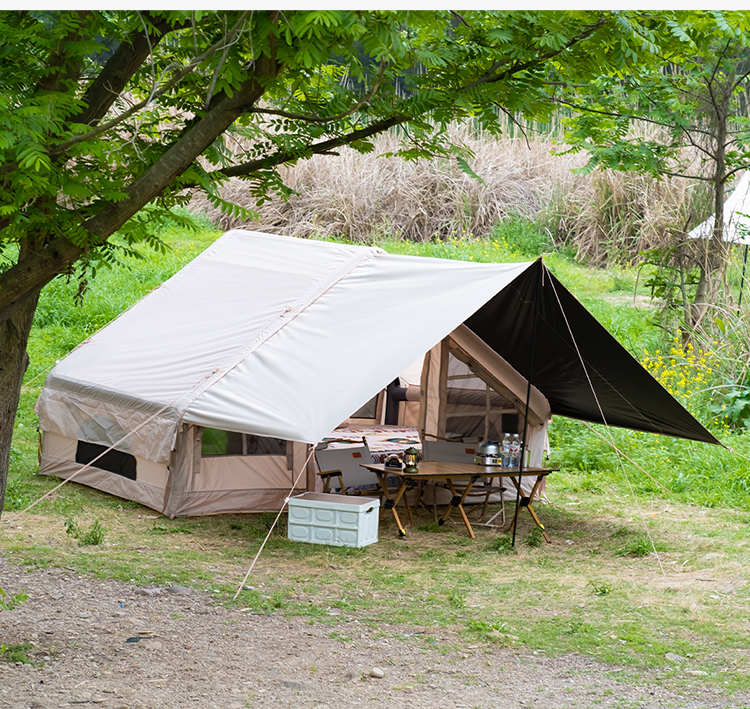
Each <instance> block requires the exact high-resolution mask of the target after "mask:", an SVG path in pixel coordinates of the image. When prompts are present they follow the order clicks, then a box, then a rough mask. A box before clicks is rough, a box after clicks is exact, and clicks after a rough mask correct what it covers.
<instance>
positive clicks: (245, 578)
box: [232, 446, 315, 601]
mask: <svg viewBox="0 0 750 709" xmlns="http://www.w3.org/2000/svg"><path fill="white" fill-rule="evenodd" d="M314 452H315V446H311V447H310V454H309V455H308V456H307V460H305V462H304V464H303V465H302V468H301V469H300V471H299V473H298V474H297V477H296V478H295V480H294V482H293V483H292V488H291V490H289V495H287V497H286V498H285V499H284V504H283V505H282V506H281V509H280V510H279V513H278V514H277V515H276V519H275V520H274V521H273V524H272V525H271V528H270V529H269V530H268V534H266V538H265V539H264V540H263V543H262V544H261V545H260V549H258V553H257V554H256V555H255V558H254V559H253V563H252V564H250V568H249V569H248V570H247V573H246V574H245V577H244V578H243V579H242V582H241V583H240V585H239V586H238V587H237V591H236V593H235V594H234V597H233V598H232V600H233V601H236V600H237V596H239V595H240V592H241V591H242V589H243V588H244V587H245V583H246V582H247V579H248V578H249V577H250V574H251V573H252V572H253V569H254V568H255V562H256V561H258V559H259V557H260V555H261V552H262V551H263V549H264V548H265V546H266V542H267V541H268V540H269V538H270V537H271V534H272V533H273V530H274V529H275V528H276V524H277V522H278V521H279V517H281V513H282V512H283V511H284V508H285V507H286V505H287V503H288V502H289V498H290V497H291V496H292V493H293V492H294V490H295V488H296V487H297V483H298V482H299V479H300V478H301V477H302V473H304V472H305V470H306V469H307V464H308V463H309V462H310V458H312V455H313V453H314Z"/></svg>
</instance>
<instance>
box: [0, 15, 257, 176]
mask: <svg viewBox="0 0 750 709" xmlns="http://www.w3.org/2000/svg"><path fill="white" fill-rule="evenodd" d="M250 14H251V11H249V10H248V11H246V12H244V13H242V15H240V18H239V20H238V21H237V23H236V24H235V26H234V28H233V29H232V30H231V31H230V33H229V34H228V35H227V36H226V37H222V39H221V40H219V41H218V42H217V43H216V44H214V45H213V46H212V47H210V48H209V49H207V50H206V51H205V52H204V53H203V54H201V55H200V56H199V57H196V58H195V59H193V60H192V61H191V62H190V63H189V64H188V65H187V66H185V67H184V68H183V69H182V70H180V71H179V72H177V74H175V76H173V77H172V79H170V80H169V81H168V82H167V83H166V84H164V85H163V86H162V87H161V88H160V89H158V90H156V91H153V92H152V93H151V95H150V96H149V97H148V98H146V99H144V100H143V101H140V102H139V103H137V104H135V105H133V106H131V107H130V108H129V109H127V110H126V111H123V112H122V113H121V114H120V115H118V116H117V117H115V118H113V119H112V120H110V121H107V122H106V123H101V124H99V125H98V126H97V127H96V128H94V129H93V130H90V131H88V132H87V133H83V134H81V135H76V136H74V137H73V138H70V139H68V140H66V141H63V142H62V143H58V144H57V145H54V146H52V147H51V148H50V149H49V150H48V154H49V155H50V156H51V157H56V156H57V155H60V154H62V153H64V152H65V151H66V150H67V149H68V148H71V147H73V146H74V145H77V144H78V143H82V142H84V141H87V140H91V139H92V138H95V137H97V136H98V135H101V134H102V133H106V132H107V131H108V130H110V129H112V128H114V127H115V126H117V125H119V124H120V123H122V122H123V121H125V120H127V119H128V118H129V117H130V116H132V115H133V114H134V113H136V112H137V111H140V110H141V109H142V108H145V107H146V106H148V105H149V104H150V103H151V102H152V101H153V100H154V99H155V98H158V97H159V96H162V95H163V94H165V93H166V92H167V91H169V90H170V89H171V88H172V87H173V86H175V85H176V84H177V83H179V82H180V81H181V80H182V79H184V78H185V76H187V75H188V74H190V73H191V72H192V71H194V70H195V69H196V67H198V66H199V65H200V64H201V63H202V62H203V61H205V60H206V59H207V58H208V57H209V56H211V55H212V54H214V53H216V52H218V51H220V50H222V49H223V48H224V46H225V45H226V44H229V43H230V42H232V41H234V36H235V35H236V33H237V32H238V31H239V30H240V28H241V26H242V24H243V23H244V21H245V19H246V18H247V16H248V15H250ZM115 98H116V97H115ZM16 169H18V163H11V164H8V165H3V166H2V167H0V174H4V173H7V172H12V171H13V170H16Z"/></svg>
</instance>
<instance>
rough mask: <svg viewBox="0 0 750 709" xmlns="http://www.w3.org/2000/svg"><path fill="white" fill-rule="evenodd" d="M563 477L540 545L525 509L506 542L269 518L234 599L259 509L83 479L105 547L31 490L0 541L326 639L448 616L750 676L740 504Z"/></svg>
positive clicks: (718, 676) (748, 558)
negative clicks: (77, 533)
mask: <svg viewBox="0 0 750 709" xmlns="http://www.w3.org/2000/svg"><path fill="white" fill-rule="evenodd" d="M572 475H573V474H567V475H563V474H561V475H559V476H554V475H553V476H550V478H549V479H548V480H549V489H548V491H547V495H548V497H549V499H550V500H551V501H552V502H551V503H550V504H542V503H538V504H537V505H536V508H537V511H538V513H539V514H540V515H541V517H542V519H543V521H544V523H545V526H546V527H547V529H548V530H549V532H550V534H551V536H552V540H553V541H552V544H546V543H541V544H539V545H534V544H528V543H526V540H529V539H532V538H533V535H534V532H533V529H534V527H533V526H532V525H531V523H530V518H529V516H528V515H527V514H526V513H525V512H523V511H522V514H521V526H520V527H519V534H518V541H517V544H516V547H515V548H511V547H510V540H509V538H508V536H507V535H504V534H499V533H497V532H496V531H494V530H488V529H483V528H478V529H477V539H476V540H475V541H470V540H468V538H467V537H466V535H465V532H464V530H463V527H462V526H461V525H449V526H448V531H447V532H444V533H435V532H432V531H421V530H422V529H425V528H428V526H429V525H428V524H427V522H428V520H429V518H430V516H429V514H428V513H427V512H424V511H423V512H422V513H420V516H419V518H418V519H417V520H415V525H414V527H412V528H410V529H409V533H408V536H407V537H406V538H405V539H403V540H400V539H398V537H397V533H396V529H395V525H394V523H393V522H392V520H391V519H389V518H388V517H386V518H385V519H384V522H383V524H382V525H381V529H380V541H379V543H377V544H375V545H372V546H370V547H366V548H363V549H351V548H347V547H341V548H338V547H325V546H318V545H309V544H303V543H297V542H291V541H289V540H287V539H286V536H285V518H284V517H282V520H281V526H280V527H279V528H277V529H275V530H274V532H273V534H272V536H271V538H270V540H269V543H268V545H267V547H266V550H265V552H264V553H263V554H262V555H261V557H260V560H259V562H258V566H257V567H256V570H255V571H254V573H253V574H252V575H251V576H250V578H249V579H248V581H247V585H246V586H245V587H244V589H243V590H242V591H241V593H240V594H239V598H238V599H237V600H236V601H233V600H232V597H233V595H234V593H235V591H236V589H237V585H238V584H239V583H240V581H241V580H242V578H243V576H244V573H245V571H246V569H247V567H248V566H249V565H250V562H251V560H252V558H253V557H254V556H255V554H256V552H257V550H258V548H259V545H260V543H261V538H262V536H263V535H264V531H265V530H266V529H267V522H266V520H267V517H266V516H256V515H247V516H242V515H218V516H212V517H207V518H185V519H180V520H167V519H165V518H164V517H162V516H160V515H157V514H156V513H153V512H150V511H148V510H145V509H143V508H138V507H132V508H129V509H125V508H122V507H118V504H117V501H116V500H114V499H113V498H111V497H109V496H107V495H104V494H102V493H98V492H95V491H92V495H91V498H90V499H89V502H88V508H87V514H88V515H90V516H91V518H94V517H95V518H97V519H99V520H101V527H102V528H103V529H104V530H105V537H104V540H103V542H102V544H100V545H98V546H89V547H83V548H82V547H79V546H78V543H77V541H76V540H75V539H73V538H71V537H70V536H69V535H68V534H66V531H65V524H64V521H65V520H64V518H63V517H62V516H61V515H60V514H59V513H57V512H56V511H55V509H54V505H53V504H52V503H44V505H45V506H46V509H44V508H42V507H43V506H40V508H42V509H38V511H34V512H31V513H29V514H28V515H27V516H25V517H22V518H20V519H19V520H18V521H17V522H14V523H13V524H10V525H4V527H3V529H4V533H3V535H2V537H0V552H1V553H2V554H3V556H5V557H6V558H8V559H10V560H11V561H13V560H16V562H17V563H22V564H25V565H27V566H31V567H46V566H50V565H55V566H65V567H68V568H71V569H75V570H77V571H80V572H82V573H86V574H90V575H93V576H95V577H99V578H114V579H117V580H120V581H123V582H126V583H131V584H135V585H140V586H149V585H152V584H155V585H172V584H180V585H186V586H190V587H193V588H195V589H198V590H200V591H203V592H205V593H208V594H210V595H212V596H213V597H214V598H215V599H216V602H217V603H222V604H227V605H230V606H233V607H235V608H240V609H245V612H248V613H261V614H268V613H283V614H285V615H297V616H301V617H304V618H305V619H306V620H307V622H309V623H323V624H325V625H328V626H330V627H331V630H330V632H331V633H333V634H336V636H337V637H338V636H341V637H348V635H349V633H348V631H347V628H348V623H350V622H352V621H354V620H357V621H358V622H360V623H367V624H369V625H370V626H372V627H381V628H382V627H389V628H392V631H389V632H393V633H400V632H401V631H400V630H399V628H402V627H403V628H406V627H409V628H411V629H412V630H411V631H407V632H412V633H414V637H420V638H421V637H427V636H430V635H434V634H435V633H436V632H437V631H438V630H440V629H445V628H448V629H450V630H452V631H453V632H454V633H456V635H455V638H456V642H458V641H459V639H460V637H461V636H462V635H465V636H467V637H470V638H471V639H472V641H475V640H476V641H479V642H483V643H486V644H487V645H488V646H502V647H505V646H508V647H519V648H520V647H527V648H544V650H545V652H546V653H547V654H548V655H550V656H552V655H562V654H565V653H570V652H575V653H580V654H584V655H587V656H590V657H593V658H597V659H599V660H603V661H606V662H610V663H613V664H616V665H621V666H626V667H631V668H633V670H637V669H642V668H658V669H659V670H660V672H661V673H662V675H661V676H662V680H661V681H662V682H663V683H664V684H665V685H668V686H676V685H678V684H679V683H681V682H684V681H686V678H685V676H684V673H681V672H678V671H677V670H676V669H675V668H674V667H673V666H672V665H671V664H670V663H669V662H668V661H667V660H666V659H665V657H664V655H665V653H667V652H673V653H676V654H678V655H681V656H683V657H686V658H688V660H689V662H688V665H686V667H688V666H689V669H690V670H700V671H703V672H707V673H708V675H707V676H705V677H702V678H701V680H700V681H701V683H706V682H708V683H709V684H710V683H713V684H715V685H716V686H717V687H719V686H720V687H722V688H724V689H726V688H729V689H750V658H748V657H746V655H745V654H743V649H744V648H745V647H746V635H747V632H748V630H749V629H750V625H748V623H750V620H748V614H747V607H748V603H750V572H748V568H750V541H748V539H750V537H748V534H747V531H748V527H749V526H750V517H749V516H748V514H747V513H745V512H739V511H735V510H727V509H707V508H702V507H697V506H694V505H688V504H685V503H666V502H665V500H663V499H658V498H653V497H651V496H646V495H643V494H639V495H636V497H635V498H628V497H626V496H624V495H620V494H618V493H617V492H616V491H614V490H611V489H604V490H603V491H601V492H587V493H586V494H580V492H579V491H576V490H575V489H574V488H573V486H571V485H570V484H569V482H570V478H571V477H572ZM73 486H75V484H72V486H71V487H73ZM605 487H606V486H605ZM81 523H83V520H82V522H81ZM86 523H87V524H88V523H89V521H88V520H86ZM162 528H163V530H162ZM155 529H157V530H158V533H154V530H155ZM167 530H168V531H167ZM172 530H173V531H172ZM646 532H648V537H647V536H645V535H646ZM649 539H651V540H654V542H655V545H656V548H657V550H658V557H657V556H656V555H654V553H653V549H652V547H651V546H650V544H651V542H650V541H648V540H649ZM662 569H663V571H662ZM416 633H419V635H417V634H416ZM446 649H449V648H446ZM725 682H728V684H725Z"/></svg>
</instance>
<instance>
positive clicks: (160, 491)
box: [36, 230, 717, 516]
mask: <svg viewBox="0 0 750 709" xmlns="http://www.w3.org/2000/svg"><path fill="white" fill-rule="evenodd" d="M426 353H427V354H426ZM419 357H424V358H425V365H424V367H423V371H422V379H421V383H420V392H419V397H418V398H419V399H420V414H419V415H420V423H421V426H422V428H423V429H424V430H425V433H426V434H428V435H442V434H446V433H453V432H458V433H462V434H466V433H467V431H468V430H469V429H472V427H473V430H474V431H475V432H477V431H480V432H481V431H482V430H484V431H487V430H488V429H489V428H490V426H493V427H494V428H492V431H491V433H492V435H493V436H494V435H495V434H499V433H501V432H502V429H503V428H504V426H505V424H504V419H503V416H507V414H508V413H509V412H510V413H513V414H514V417H513V418H514V419H515V421H514V422H512V424H513V423H514V424H515V425H517V426H519V425H520V426H521V427H522V426H523V424H524V423H525V420H522V421H521V422H520V424H519V422H518V419H519V417H520V416H525V414H526V413H527V406H526V402H527V398H528V402H529V405H528V423H529V441H530V442H531V443H532V445H531V446H530V449H531V455H532V460H531V464H532V465H533V464H535V463H536V462H538V461H539V460H540V457H541V446H542V441H543V439H544V437H545V435H546V426H547V423H548V421H549V419H550V416H551V414H555V413H558V414H562V415H565V416H572V417H575V418H580V419H584V420H587V421H594V422H600V423H608V424H611V425H615V426H627V427H630V428H635V429H638V430H642V431H652V432H656V433H663V434H666V435H671V436H680V437H684V438H691V439H694V440H700V441H707V442H711V443H716V442H717V441H716V439H715V438H714V437H713V436H712V435H711V434H710V433H709V431H707V430H706V429H705V428H704V427H703V426H702V425H701V424H700V423H699V422H698V421H696V420H695V419H694V418H693V417H692V416H691V415H690V414H689V413H688V412H687V411H686V410H685V409H684V408H683V407H682V406H681V405H680V404H679V403H678V402H677V401H676V400H675V399H674V398H673V397H672V396H671V395H670V394H669V393H668V392H667V391H666V390H665V389H663V388H662V387H661V385H659V384H658V383H657V382H656V381H655V380H654V379H653V378H652V377H651V376H650V375H649V374H648V373H647V372H646V370H645V369H643V367H642V366H641V365H640V364H639V363H638V362H637V361H636V360H635V359H634V358H633V357H632V356H631V355H630V354H628V352H627V351H626V350H625V349H624V348H623V347H621V346H620V345H619V344H618V343H617V341H616V340H615V339H614V338H613V337H612V336H611V335H609V333H607V331H606V330H605V329H604V328H603V327H602V326H601V325H599V324H598V323H597V322H596V320H595V319H594V318H593V317H592V316H591V315H590V314H589V313H588V312H587V311H586V310H585V308H583V306H582V305H581V304H580V303H578V301H577V300H576V299H575V298H574V297H573V296H572V295H571V294H570V293H569V292H568V291H567V290H566V289H565V288H564V287H563V286H562V284H561V283H559V281H557V280H556V279H555V278H554V276H552V274H551V273H550V272H549V271H548V270H547V269H546V267H545V266H544V265H543V263H542V261H541V260H538V261H536V262H533V263H515V264H496V263H468V262H459V261H450V260H444V259H428V258H418V257H409V256H400V255H393V254H388V253H386V252H385V251H383V250H382V249H379V248H376V247H364V246H351V245H344V244H334V243H326V242H318V241H312V240H304V239H296V238H290V237H283V236H276V235H268V234H261V233H257V232H247V231H241V230H235V231H231V232H228V233H226V234H225V235H223V236H222V237H221V238H220V239H218V240H217V241H216V242H215V243H214V244H213V245H212V246H211V247H209V248H208V249H207V250H206V251H205V252H204V253H203V254H201V255H200V256H198V257H197V258H196V259H195V260H193V261H192V262H191V263H190V264H188V265H187V266H185V267H184V268H183V269H182V270H181V271H179V272H178V273H177V274H175V275H174V276H173V277H172V278H171V279H169V280H168V281H167V282H166V283H164V284H163V285H162V286H160V287H158V288H156V289H154V290H153V291H152V292H151V293H149V294H148V295H147V296H146V297H145V298H143V299H142V300H141V301H139V302H138V303H137V304H136V305H134V306H133V307H132V308H130V309H129V310H127V311H126V312H125V313H123V314H122V315H120V317H118V318H117V319H116V320H114V321H113V322H112V323H110V324H109V325H108V326H107V327H106V328H104V329H103V330H101V331H100V332H98V333H97V334H95V335H94V336H92V337H91V338H90V339H88V340H86V341H85V342H83V343H82V344H81V345H79V346H78V347H77V348H76V349H74V350H73V351H72V352H71V353H70V354H69V355H68V356H67V357H65V358H64V359H63V360H61V361H60V362H59V363H58V364H57V365H56V366H55V368H54V369H53V370H52V371H51V372H50V374H49V375H48V377H47V380H46V382H45V386H44V389H43V391H42V394H41V395H40V397H39V400H38V402H37V407H36V411H37V414H38V416H39V422H40V427H41V430H42V431H43V445H42V460H41V466H40V472H41V473H45V474H53V475H58V476H60V477H64V478H65V477H69V476H71V475H76V480H77V481H78V482H81V483H84V484H86V485H90V486H92V487H96V488H98V489H101V490H105V491H107V492H110V493H112V494H115V495H118V496H120V497H124V498H126V499H131V500H135V501H137V502H140V503H142V504H144V505H146V506H148V507H151V508H153V509H156V510H159V511H161V512H164V513H165V514H168V515H170V516H178V515H188V514H208V513H216V512H229V511H255V510H267V509H279V507H280V506H281V505H283V504H284V500H285V498H286V497H287V496H288V495H289V494H290V491H291V487H292V483H293V481H294V480H295V479H297V474H298V473H299V471H300V469H301V467H302V466H303V465H304V464H305V461H306V460H307V459H308V451H309V445H311V444H316V443H317V442H318V441H320V440H321V439H322V438H323V437H324V436H326V435H327V434H328V433H329V432H330V431H331V430H333V429H334V428H335V427H336V426H337V425H338V424H339V423H341V422H342V421H344V420H345V419H347V418H348V417H349V416H350V415H351V413H352V412H355V411H357V410H358V409H360V407H362V406H363V404H364V403H365V402H367V401H368V400H370V399H372V398H373V397H374V396H375V395H377V394H378V392H380V391H381V390H383V389H384V388H385V387H386V386H387V385H388V384H389V383H391V382H393V381H394V380H395V379H396V377H398V375H399V373H400V372H403V371H404V370H405V369H407V368H408V367H409V365H410V364H411V363H413V362H414V361H416V360H418V358H419ZM529 377H530V378H531V381H532V385H531V386H529V383H528V382H529ZM472 382H473V383H472ZM410 388H411V387H410ZM529 393H530V397H528V396H527V395H528V394H529ZM407 398H414V397H407ZM472 407H474V408H473V409H472ZM467 413H468V414H470V415H466V414H467ZM493 417H494V418H493ZM498 417H499V418H498ZM512 424H511V425H512ZM458 429H460V430H458ZM505 430H507V428H506V429H505ZM519 430H523V428H520V429H519ZM110 448H111V450H110ZM102 453H104V455H103V456H102V457H101V458H99V459H97V460H96V461H95V463H94V464H92V465H89V464H91V463H92V461H94V460H95V459H96V458H97V456H100V455H101V454H102ZM87 465H88V466H89V467H85V466H87ZM84 468H85V469H84ZM314 485H315V474H314V468H313V466H312V464H311V463H308V464H307V469H306V473H305V475H303V476H302V477H301V478H300V483H299V490H298V491H302V490H304V489H313V488H314Z"/></svg>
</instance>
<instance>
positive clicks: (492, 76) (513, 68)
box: [460, 15, 609, 91]
mask: <svg viewBox="0 0 750 709" xmlns="http://www.w3.org/2000/svg"><path fill="white" fill-rule="evenodd" d="M608 23H609V19H608V18H607V17H605V16H603V15H602V16H601V19H600V20H599V22H595V23H594V24H593V25H589V26H588V27H587V28H586V29H584V30H583V31H581V32H579V33H578V34H577V35H575V36H574V37H571V38H570V39H569V40H568V41H567V42H566V43H565V44H564V45H563V46H562V47H560V48H559V49H554V50H552V51H549V52H547V53H546V54H540V55H539V56H536V57H534V59H530V60H529V61H526V62H521V63H520V64H511V65H510V67H509V68H508V69H506V70H505V71H503V72H500V73H498V69H500V68H501V67H502V66H504V65H505V64H506V62H495V64H493V65H492V66H491V67H490V68H489V69H488V70H487V71H486V72H485V73H484V75H483V76H480V77H479V78H478V79H477V80H476V81H472V82H471V83H470V84H467V85H466V86H462V87H461V89H460V90H463V91H466V90H467V89H471V88H474V87H475V86H479V85H481V84H488V83H495V82H497V81H502V80H503V79H506V78H507V77H509V76H511V75H513V74H516V73H518V72H519V71H525V70H526V69H529V68H531V67H533V66H535V65H537V64H540V63H543V62H546V61H547V60H549V59H552V58H553V57H556V56H558V55H559V54H562V53H563V52H565V51H567V50H568V49H570V48H571V47H573V46H574V45H576V44H578V43H579V42H582V41H583V40H585V39H588V38H589V37H590V36H591V35H592V34H594V32H596V31H597V30H598V29H601V28H602V27H604V26H605V25H606V24H608Z"/></svg>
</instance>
